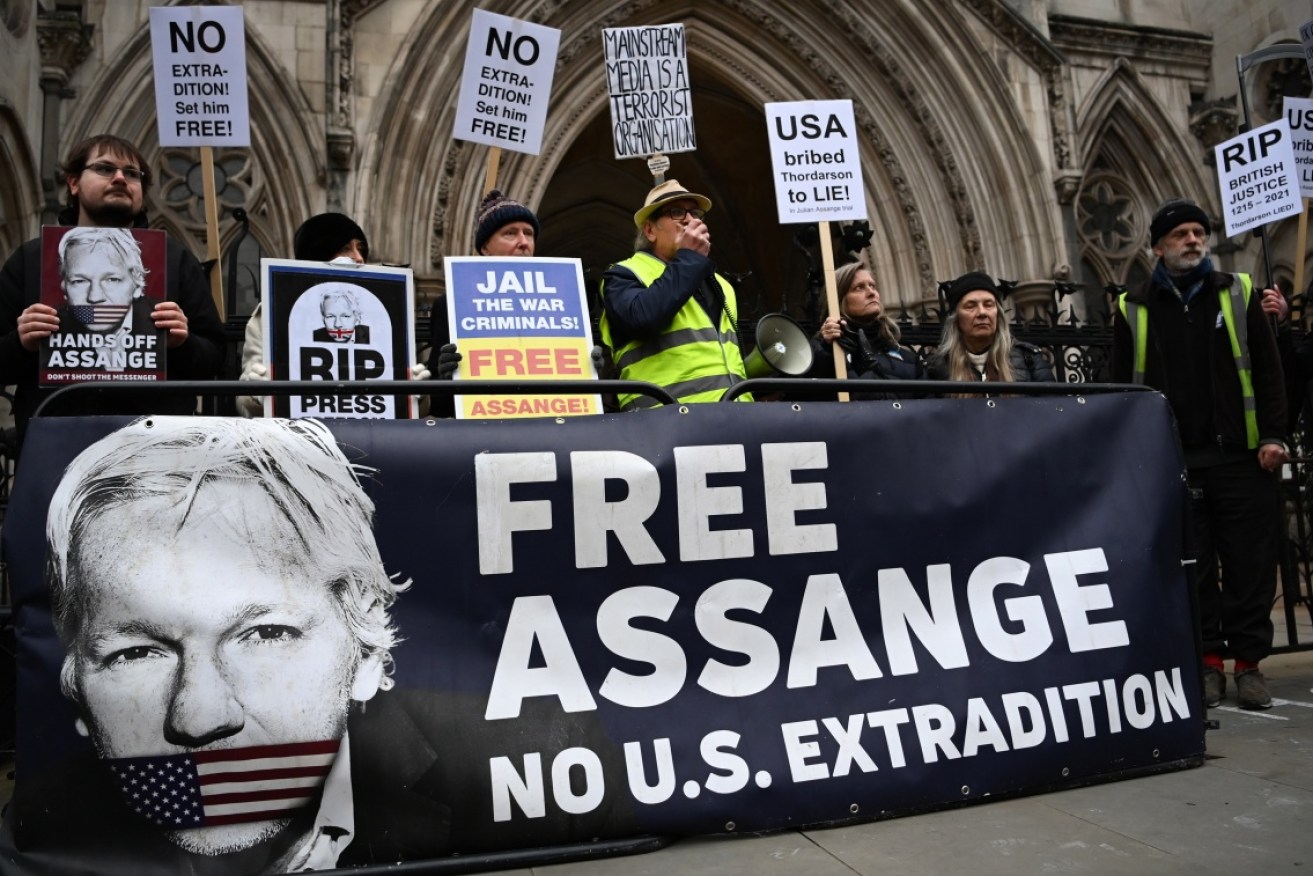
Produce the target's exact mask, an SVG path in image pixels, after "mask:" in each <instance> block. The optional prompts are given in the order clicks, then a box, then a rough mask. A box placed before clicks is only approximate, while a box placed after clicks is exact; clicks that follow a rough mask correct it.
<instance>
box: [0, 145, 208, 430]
mask: <svg viewBox="0 0 1313 876" xmlns="http://www.w3.org/2000/svg"><path fill="white" fill-rule="evenodd" d="M63 170H64V181H65V184H66V185H67V186H68V207H67V208H66V209H65V210H64V211H63V212H62V213H60V215H59V221H60V224H62V225H77V226H81V227H96V228H124V229H127V228H145V227H146V215H145V212H144V210H143V204H144V200H145V193H146V190H147V188H149V186H150V181H151V178H150V169H149V167H148V166H147V164H146V158H145V156H144V155H142V154H141V152H140V150H138V149H137V148H136V147H135V146H133V145H132V144H131V143H129V142H127V141H126V140H123V139H121V138H119V137H114V136H111V135H108V134H101V135H98V136H94V137H89V138H88V139H86V140H83V141H82V142H81V143H79V144H77V145H76V146H74V147H73V150H72V151H71V152H70V153H69V156H68V160H67V161H65V162H64V168H63ZM58 270H59V265H58V254H57V253H56V252H53V251H52V252H50V253H43V251H42V246H41V238H35V239H33V240H29V241H28V242H27V243H25V244H23V245H22V246H21V247H20V248H19V249H18V250H17V251H16V252H15V253H14V254H13V255H12V256H10V258H9V260H8V261H7V262H6V263H5V265H4V268H3V270H2V271H0V385H6V384H17V387H18V388H17V392H16V393H15V398H14V419H15V421H16V422H17V426H18V441H19V445H20V447H21V445H22V440H23V436H24V434H25V433H26V431H27V421H28V419H29V418H30V417H31V416H32V414H33V412H35V411H36V408H37V406H38V405H39V404H40V403H41V401H42V399H44V398H45V396H46V395H48V394H49V393H50V392H51V391H52V390H50V389H46V388H42V387H39V386H38V382H37V375H38V368H39V355H38V354H39V352H40V350H41V348H42V346H43V345H46V346H47V347H48V346H49V341H50V338H51V335H52V334H54V333H55V332H58V331H59V330H60V316H59V310H58V309H56V308H55V307H52V306H51V305H49V304H43V303H42V302H41V287H42V277H43V276H53V275H54V274H55V273H56V272H57V271H58ZM163 280H164V283H165V300H163V301H160V302H158V303H157V304H156V305H155V306H154V307H153V308H152V309H151V310H150V311H149V315H148V318H149V320H150V322H151V323H153V326H154V329H156V330H158V331H161V332H164V333H165V340H164V347H165V349H164V350H161V351H160V352H161V354H162V355H161V360H162V363H161V364H162V367H164V368H167V371H168V376H169V378H171V379H175V380H208V379H211V378H213V377H215V376H216V375H217V374H218V373H219V369H220V367H221V366H222V364H223V351H224V337H223V324H222V323H221V322H220V321H219V314H218V312H217V311H216V310H215V307H214V301H213V299H211V298H210V284H209V280H208V279H207V278H206V276H205V271H204V270H203V269H202V268H201V266H200V263H199V262H197V261H196V258H195V256H193V255H192V254H191V253H190V252H188V251H187V250H186V249H185V248H183V246H182V245H181V244H179V243H178V242H177V241H175V240H173V239H172V238H169V239H168V240H167V242H166V246H165V250H164V277H163ZM92 303H93V304H94V303H95V302H92ZM102 303H103V302H102ZM194 408H195V401H194V400H193V399H191V398H189V397H185V396H176V397H167V396H149V397H137V396H123V395H118V396H113V397H112V399H111V398H107V399H105V400H95V401H83V402H82V403H81V407H80V409H79V412H80V413H85V414H99V413H111V412H115V413H190V412H191V411H192V410H193V409H194Z"/></svg>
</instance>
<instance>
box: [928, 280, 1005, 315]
mask: <svg viewBox="0 0 1313 876" xmlns="http://www.w3.org/2000/svg"><path fill="white" fill-rule="evenodd" d="M940 288H942V289H943V290H944V297H945V298H947V299H948V309H949V311H950V312H951V311H954V310H957V305H958V304H959V303H961V301H962V299H963V298H965V297H966V296H967V293H969V292H976V291H978V290H982V289H983V290H984V291H986V292H992V293H993V294H994V297H995V298H997V299H998V300H999V303H1002V302H1003V292H1002V290H1000V289H999V288H998V284H997V283H995V282H994V278H993V277H991V276H989V274H985V273H982V272H980V271H972V272H971V273H969V274H963V275H962V276H960V277H958V278H957V279H956V280H952V281H950V282H948V283H945V284H943V285H942V286H941V287H940Z"/></svg>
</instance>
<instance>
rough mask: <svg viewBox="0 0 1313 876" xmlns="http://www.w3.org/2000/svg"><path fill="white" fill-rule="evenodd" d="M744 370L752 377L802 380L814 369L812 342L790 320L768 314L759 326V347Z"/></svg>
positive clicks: (746, 360) (775, 314)
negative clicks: (795, 378) (781, 375)
mask: <svg viewBox="0 0 1313 876" xmlns="http://www.w3.org/2000/svg"><path fill="white" fill-rule="evenodd" d="M743 367H744V369H745V370H746V371H747V372H748V376H749V377H770V376H771V375H773V374H783V375H784V376H785V377H801V376H802V375H804V374H806V373H807V372H808V371H810V370H811V367H812V345H811V339H810V338H808V337H807V333H806V332H805V331H803V330H802V326H800V325H798V324H797V323H796V322H794V321H793V320H792V319H790V318H789V317H787V316H785V315H784V314H782V313H768V314H766V315H765V316H763V317H762V318H761V319H760V321H758V322H757V346H756V347H755V348H754V349H753V351H752V352H751V353H749V354H748V358H747V359H745V360H743Z"/></svg>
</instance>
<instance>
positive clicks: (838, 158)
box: [766, 100, 866, 225]
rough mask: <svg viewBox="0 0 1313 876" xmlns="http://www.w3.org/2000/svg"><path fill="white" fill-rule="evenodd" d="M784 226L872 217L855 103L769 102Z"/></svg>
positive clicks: (777, 193)
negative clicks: (855, 120)
mask: <svg viewBox="0 0 1313 876" xmlns="http://www.w3.org/2000/svg"><path fill="white" fill-rule="evenodd" d="M766 127H767V131H768V134H769V136H770V160H771V169H772V170H773V172H774V174H775V203H776V206H777V207H778V209H779V214H780V222H781V223H783V224H786V225H787V224H789V223H796V222H828V221H842V220H849V219H865V218H866V192H865V190H864V188H863V185H862V159H861V154H860V152H859V149H858V141H857V126H856V124H855V123H854V121H853V103H852V101H851V100H798V101H790V102H788V103H768V104H766Z"/></svg>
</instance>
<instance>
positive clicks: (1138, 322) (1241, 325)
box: [1117, 274, 1258, 450]
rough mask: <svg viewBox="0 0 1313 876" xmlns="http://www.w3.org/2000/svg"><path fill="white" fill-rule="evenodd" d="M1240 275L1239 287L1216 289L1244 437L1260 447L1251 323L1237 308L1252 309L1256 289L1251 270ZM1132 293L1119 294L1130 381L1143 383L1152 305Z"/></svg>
mask: <svg viewBox="0 0 1313 876" xmlns="http://www.w3.org/2000/svg"><path fill="white" fill-rule="evenodd" d="M1236 277H1238V278H1239V279H1240V289H1239V290H1236V289H1232V288H1231V287H1229V286H1227V287H1224V288H1222V289H1218V290H1217V298H1218V302H1219V304H1220V306H1221V308H1222V321H1223V322H1224V323H1226V334H1227V337H1229V338H1230V340H1231V355H1232V356H1234V357H1235V370H1236V373H1237V374H1238V375H1239V376H1240V396H1241V400H1242V401H1243V402H1244V406H1245V437H1246V439H1247V442H1248V444H1249V449H1250V450H1254V449H1256V448H1257V447H1258V403H1257V400H1256V399H1255V398H1254V376H1253V371H1252V369H1251V367H1250V364H1249V324H1248V323H1247V322H1246V321H1245V320H1244V319H1239V320H1237V319H1236V316H1235V315H1236V311H1237V310H1238V311H1239V312H1240V313H1241V315H1243V314H1244V313H1245V312H1246V311H1247V310H1248V309H1249V295H1250V293H1251V292H1253V290H1254V281H1253V280H1251V279H1250V278H1249V275H1248V274H1236ZM1128 294H1129V293H1127V292H1123V293H1122V294H1121V295H1120V296H1118V298H1117V306H1118V307H1119V308H1121V312H1122V318H1123V319H1125V320H1126V325H1127V326H1129V327H1130V329H1131V346H1132V348H1133V349H1134V350H1135V365H1134V373H1133V374H1132V376H1131V381H1132V382H1134V383H1140V384H1143V383H1144V369H1145V365H1146V364H1147V362H1148V359H1149V308H1147V307H1145V306H1144V305H1143V304H1136V303H1135V302H1134V301H1127V300H1126V296H1127V295H1128Z"/></svg>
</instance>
